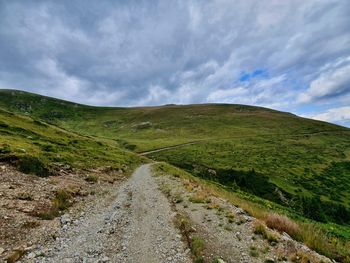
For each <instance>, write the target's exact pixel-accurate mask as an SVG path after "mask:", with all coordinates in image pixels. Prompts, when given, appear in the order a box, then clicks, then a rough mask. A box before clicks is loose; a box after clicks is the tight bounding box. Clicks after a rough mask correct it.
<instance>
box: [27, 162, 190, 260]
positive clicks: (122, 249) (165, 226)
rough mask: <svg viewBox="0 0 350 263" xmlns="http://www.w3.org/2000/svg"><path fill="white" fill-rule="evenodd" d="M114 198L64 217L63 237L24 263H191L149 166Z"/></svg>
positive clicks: (138, 173) (141, 170)
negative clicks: (74, 215)
mask: <svg viewBox="0 0 350 263" xmlns="http://www.w3.org/2000/svg"><path fill="white" fill-rule="evenodd" d="M109 199H110V200H109V201H108V202H107V203H104V201H103V200H101V203H96V205H94V206H92V207H91V208H90V209H89V211H87V212H86V214H83V215H82V216H81V217H80V218H78V219H76V220H73V219H71V218H69V217H68V216H66V217H65V216H63V217H62V218H61V223H62V229H63V232H62V234H61V236H59V237H57V238H56V240H55V241H53V242H52V243H51V244H48V245H47V246H45V248H42V249H41V250H38V251H33V252H32V253H29V254H28V255H26V256H25V258H24V259H22V262H86V263H89V262H130V263H131V262H135V263H136V262H149V263H153V262H154V263H156V262H183V263H186V262H191V260H190V256H189V251H188V249H186V247H185V245H184V244H183V243H182V241H181V235H180V233H179V231H178V230H177V229H176V228H175V227H174V225H173V223H172V219H173V216H174V213H173V212H172V211H171V209H170V205H169V202H168V200H167V199H166V197H165V196H164V195H163V193H161V192H160V190H158V187H157V185H156V183H155V182H154V178H153V177H152V176H151V172H150V165H149V164H146V165H143V166H141V167H139V168H138V169H137V170H136V171H135V172H134V174H133V175H132V176H131V178H129V180H128V181H126V182H125V183H124V184H122V185H121V186H120V187H119V188H118V189H117V190H116V193H115V199H113V198H109Z"/></svg>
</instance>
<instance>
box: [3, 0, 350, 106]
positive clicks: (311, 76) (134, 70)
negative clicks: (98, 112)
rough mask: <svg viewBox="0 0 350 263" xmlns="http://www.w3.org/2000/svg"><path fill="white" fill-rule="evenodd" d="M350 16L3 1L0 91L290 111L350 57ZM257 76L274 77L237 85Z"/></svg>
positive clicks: (348, 8)
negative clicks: (246, 76) (336, 63)
mask: <svg viewBox="0 0 350 263" xmlns="http://www.w3.org/2000/svg"><path fill="white" fill-rule="evenodd" d="M349 13H350V5H349V3H348V1H347V0H337V1H322V0H321V1H316V0H315V1H314V0H310V1H301V0H286V1H268V0H264V1H258V0H248V1H247V0H244V1H243V0H242V1H228V0H227V1H222V0H221V1H219V0H218V1H103V2H101V3H100V2H97V1H25V2H23V1H8V2H5V1H2V2H0V87H4V88H17V89H25V90H28V91H34V92H39V93H42V94H46V95H51V96H57V97H60V98H64V99H69V100H74V101H78V102H82V103H89V104H99V105H101V104H103V105H118V106H121V105H142V104H148V105H151V104H164V103H193V102H207V101H211V102H220V101H225V102H235V103H249V104H258V105H265V106H266V105H270V106H274V107H277V108H284V107H288V105H290V104H293V103H294V104H295V98H296V97H300V96H301V95H300V93H303V94H307V96H312V93H314V92H313V88H312V87H311V86H312V83H313V81H316V79H318V78H320V77H321V76H326V75H325V74H328V75H327V76H331V75H332V73H331V72H332V70H336V69H337V70H339V67H340V66H338V67H336V68H333V69H328V71H327V70H325V69H324V67H325V66H326V65H327V64H329V63H331V62H333V61H338V60H339V59H341V58H344V57H347V56H349V54H350V32H349V30H348V25H349V24H350V17H349V15H348V14H349ZM343 66H344V65H343ZM256 69H264V70H266V71H267V72H268V78H267V79H255V80H252V81H250V82H249V83H246V84H242V83H240V81H239V77H240V75H241V74H242V72H243V71H244V72H251V71H254V70H256ZM325 72H329V73H325ZM281 76H283V80H282V79H279V78H281ZM327 76H326V77H327ZM326 77H325V78H326ZM276 80H280V81H279V82H278V81H277V82H273V81H276ZM344 83H345V84H346V83H347V82H344ZM345 84H344V85H345ZM315 85H316V84H315ZM344 87H346V86H344ZM344 87H343V88H342V89H343V90H345V89H346V88H344ZM306 89H308V90H306ZM335 91H336V92H339V89H337V88H334V89H330V91H329V92H330V93H329V94H326V95H327V97H329V98H331V97H332V96H331V94H332V92H335ZM335 97H336V96H333V99H334V98H335ZM310 101H314V100H310Z"/></svg>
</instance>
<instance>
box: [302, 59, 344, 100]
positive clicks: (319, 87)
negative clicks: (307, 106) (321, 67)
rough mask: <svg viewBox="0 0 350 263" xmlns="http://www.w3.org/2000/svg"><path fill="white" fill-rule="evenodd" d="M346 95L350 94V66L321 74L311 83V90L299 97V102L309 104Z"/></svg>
mask: <svg viewBox="0 0 350 263" xmlns="http://www.w3.org/2000/svg"><path fill="white" fill-rule="evenodd" d="M345 93H350V64H349V65H345V66H342V67H339V68H336V69H330V70H328V71H326V72H323V73H321V74H320V76H319V77H318V78H316V79H315V80H313V81H312V82H311V83H310V88H309V89H308V90H307V91H306V92H304V93H301V94H300V95H299V101H300V102H301V103H308V102H312V101H316V100H322V99H324V98H328V97H336V96H339V95H343V94H345Z"/></svg>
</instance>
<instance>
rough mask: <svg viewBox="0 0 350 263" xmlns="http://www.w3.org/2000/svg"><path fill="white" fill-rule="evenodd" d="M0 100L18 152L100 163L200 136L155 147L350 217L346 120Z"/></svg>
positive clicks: (1, 130) (244, 109)
mask: <svg viewBox="0 0 350 263" xmlns="http://www.w3.org/2000/svg"><path fill="white" fill-rule="evenodd" d="M0 108H2V109H3V110H4V111H0V135H1V143H0V145H5V146H6V147H7V148H10V151H11V152H12V153H16V154H18V155H25V153H23V152H18V149H20V148H23V149H26V152H27V153H28V152H30V153H32V152H33V153H35V154H34V155H35V156H38V157H40V158H42V159H43V160H44V161H45V162H46V163H50V162H56V161H60V162H67V163H72V164H73V165H76V166H82V165H83V164H84V162H86V161H87V160H90V159H91V160H93V161H92V163H93V164H94V165H95V166H98V165H102V164H103V163H104V162H107V163H111V162H113V159H115V160H118V161H117V162H116V163H120V164H124V163H137V161H136V159H137V158H139V157H137V156H136V155H135V154H133V153H132V152H145V151H150V150H154V149H159V148H163V147H168V146H174V145H180V144H184V143H188V142H194V143H193V144H190V145H183V146H180V147H177V148H172V149H166V150H163V151H159V152H155V153H151V154H148V155H147V157H150V158H151V159H154V160H159V161H166V162H168V163H170V164H172V165H175V166H177V167H180V168H182V169H184V170H186V171H187V172H190V173H191V174H193V175H195V176H197V177H201V178H204V179H206V180H210V181H214V182H217V183H220V184H221V185H224V186H225V187H228V188H229V189H231V190H232V191H237V190H240V191H244V192H247V193H249V194H253V195H256V196H259V197H262V198H264V199H267V200H270V201H273V202H275V203H277V204H279V205H281V206H285V207H288V208H291V209H292V210H293V211H295V213H297V214H299V215H302V216H305V217H307V218H310V219H313V220H316V221H320V222H324V223H332V224H339V225H344V226H345V227H346V228H347V226H348V225H349V224H350V129H348V128H345V127H341V126H337V125H334V124H330V123H326V122H320V121H315V120H310V119H305V118H301V117H298V116H296V115H293V114H290V113H285V112H280V111H275V110H271V109H266V108H260V107H252V106H244V105H228V104H201V105H184V106H179V105H166V106H160V107H140V108H108V107H91V106H85V105H80V104H75V103H71V102H66V101H62V100H57V99H52V98H48V97H43V96H39V95H35V94H30V93H26V92H19V91H10V90H1V91H0ZM5 111H6V112H5ZM9 112H11V113H9ZM22 120H24V121H22ZM16 129H17V130H16ZM18 129H24V130H25V131H19V130H18ZM32 132H33V134H32ZM8 133H10V134H8ZM58 134H59V135H58ZM13 136H16V138H20V139H18V140H15V141H14V140H13V139H12V138H13ZM33 138H34V139H33ZM75 140H77V141H78V142H77V143H74V142H73V141H75ZM58 141H60V142H62V145H60V144H57V142H58ZM17 144H18V145H17ZM46 145H48V146H46ZM3 148H4V146H3ZM45 149H46V150H45ZM48 149H51V150H49V151H47V150H48ZM78 153H79V154H78ZM82 153H83V154H82ZM58 155H60V157H59V158H58V157H57V156H58ZM76 156H79V157H78V158H76ZM342 229H343V228H342ZM345 232H346V231H345ZM346 235H347V233H345V234H344V236H346Z"/></svg>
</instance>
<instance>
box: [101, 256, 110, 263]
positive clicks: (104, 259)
mask: <svg viewBox="0 0 350 263" xmlns="http://www.w3.org/2000/svg"><path fill="white" fill-rule="evenodd" d="M108 261H109V257H104V258H103V259H102V260H101V262H103V263H105V262H108Z"/></svg>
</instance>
